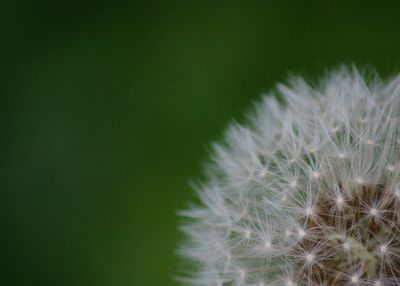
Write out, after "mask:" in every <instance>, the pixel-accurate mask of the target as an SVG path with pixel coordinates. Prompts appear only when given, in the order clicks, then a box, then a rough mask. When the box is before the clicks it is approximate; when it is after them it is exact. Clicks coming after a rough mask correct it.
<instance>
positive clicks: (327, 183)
mask: <svg viewBox="0 0 400 286" xmlns="http://www.w3.org/2000/svg"><path fill="white" fill-rule="evenodd" d="M365 78H368V80H366V79H365ZM278 98H279V99H278ZM399 116H400V76H397V77H393V78H391V79H388V80H381V79H380V78H379V77H378V76H377V75H376V74H372V75H371V76H369V77H364V76H363V75H362V74H361V73H360V72H359V71H357V70H356V69H355V68H353V69H351V70H349V69H346V68H341V69H339V70H336V71H334V72H330V73H328V74H327V75H326V76H325V77H324V78H323V79H322V80H321V81H320V82H319V84H317V85H310V84H307V83H306V82H305V81H304V80H303V79H301V78H293V79H292V80H291V82H290V83H289V84H288V85H282V84H279V85H278V86H277V88H276V92H274V93H273V94H269V95H266V96H265V97H263V100H262V101H261V102H258V103H257V104H256V105H255V107H254V110H253V111H252V112H251V113H250V114H249V116H248V117H247V118H248V121H247V123H246V124H242V125H241V124H238V123H235V124H232V125H231V126H230V127H229V128H228V130H227V132H226V135H225V141H224V143H221V144H215V145H214V147H213V148H214V149H213V150H214V152H213V155H212V159H211V163H210V164H208V165H207V167H206V179H205V182H203V183H201V184H199V185H198V186H195V188H196V191H197V195H198V198H199V201H200V203H199V204H197V205H195V206H192V207H191V208H190V209H189V210H187V211H184V212H182V215H183V216H185V217H186V218H187V221H185V223H184V224H183V225H182V230H183V231H184V232H185V233H186V235H187V239H186V240H185V243H183V245H182V247H181V249H180V253H181V255H182V256H184V257H185V258H187V261H186V264H187V265H189V266H188V267H187V268H188V272H184V271H183V272H184V273H182V275H181V276H183V278H182V279H181V281H182V282H183V284H185V285H193V286H209V285H221V286H222V285H223V286H253V285H258V286H266V285H285V286H295V285H299V286H317V285H318V286H321V285H375V286H383V285H385V286H387V285H389V286H392V285H400V187H399V186H400V177H399V168H398V166H399V163H400V162H399V161H400V155H399V154H400V153H399V150H400V149H399V148H400V144H399V143H400V139H399V138H400V117H399ZM188 262H190V263H191V264H189V263H188Z"/></svg>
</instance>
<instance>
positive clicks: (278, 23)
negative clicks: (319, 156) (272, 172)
mask: <svg viewBox="0 0 400 286" xmlns="http://www.w3.org/2000/svg"><path fill="white" fill-rule="evenodd" d="M375 2H376V4H374V2H372V1H371V2H369V1H359V2H353V1H343V2H340V3H339V2H337V1H314V2H306V1H258V2H256V1H232V0H231V1H189V0H187V1H180V2H175V1H159V2H154V1H143V2H138V1H126V2H118V1H110V2H109V3H107V2H99V1H97V2H96V1H32V2H28V1H18V0H14V1H4V0H3V1H1V4H0V32H1V35H0V36H1V38H0V57H1V70H2V75H1V79H0V81H1V84H0V98H1V102H0V103H1V105H0V112H1V118H2V120H1V123H0V127H1V131H2V132H1V138H2V139H1V142H2V148H1V151H2V156H1V160H0V162H1V177H2V180H1V188H0V221H1V224H0V226H1V228H0V240H1V241H2V243H1V246H2V247H1V249H2V250H1V254H0V257H1V260H2V266H1V268H0V284H1V285H29V286H36V285H114V286H119V285H121V286H122V285H139V286H142V285H143V286H147V285H150V286H153V285H154V286H164V285H176V283H175V282H173V280H172V279H171V277H172V276H173V274H174V273H175V269H176V267H177V261H178V260H177V259H176V256H175V254H174V252H175V249H176V246H177V244H178V241H179V239H180V236H181V235H180V234H179V232H178V231H177V225H178V218H177V216H176V214H175V213H176V211H177V210H178V209H182V208H184V207H185V206H186V204H187V202H188V200H190V198H192V195H191V190H190V188H189V187H188V185H187V182H188V180H189V179H193V178H196V177H199V176H200V174H201V164H202V162H203V161H204V159H205V158H207V153H208V151H207V147H208V146H209V145H208V144H209V142H211V141H212V140H214V139H218V138H221V134H222V131H223V130H224V128H225V127H226V125H227V124H228V122H229V121H230V120H231V119H233V118H240V114H242V112H244V111H246V110H247V109H248V107H249V106H250V105H251V102H252V101H254V100H256V99H257V98H259V97H260V95H261V94H262V93H263V92H265V91H268V90H270V89H272V88H273V87H274V85H275V83H276V82H277V81H282V80H285V79H286V78H287V75H288V72H289V71H292V72H295V73H300V74H302V75H305V76H307V77H309V78H311V79H314V80H315V79H318V76H319V75H320V74H321V73H323V72H324V71H325V70H326V69H329V68H332V67H337V66H338V65H339V64H342V63H356V64H360V65H363V66H365V65H367V66H374V67H376V68H377V70H378V71H379V72H380V73H381V74H382V75H388V74H392V73H394V72H396V71H397V70H398V66H399V63H400V37H399V36H400V13H399V10H400V6H398V5H394V4H390V3H388V2H384V1H375ZM378 3H379V4H378Z"/></svg>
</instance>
